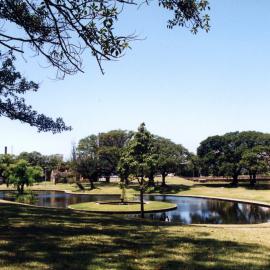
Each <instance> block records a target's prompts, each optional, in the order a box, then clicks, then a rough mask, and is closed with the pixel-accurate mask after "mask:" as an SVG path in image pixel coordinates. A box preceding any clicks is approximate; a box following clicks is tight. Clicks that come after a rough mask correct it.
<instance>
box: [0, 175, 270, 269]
mask: <svg viewBox="0 0 270 270" xmlns="http://www.w3.org/2000/svg"><path fill="white" fill-rule="evenodd" d="M2 186H3V185H2ZM3 187H4V186H3ZM0 188H1V187H0ZM34 189H59V190H71V191H78V189H77V187H76V186H75V185H68V184H57V185H53V184H48V183H41V184H38V185H35V186H34ZM85 192H86V193H93V194H104V193H113V194H120V193H121V190H120V189H119V185H118V183H111V184H109V185H105V184H103V183H102V184H98V185H97V189H94V190H90V188H89V187H88V185H86V191H85ZM137 192H138V186H137V184H136V183H133V184H131V186H130V187H129V188H128V189H127V194H129V195H132V194H135V193H137ZM149 192H160V193H172V194H180V195H203V196H215V197H227V198H235V199H248V200H257V201H265V202H270V196H269V195H270V189H269V186H268V184H264V185H262V184H259V185H258V186H257V187H256V188H254V189H250V188H249V186H248V185H246V184H241V185H240V187H238V188H231V187H229V186H228V185H227V184H226V183H210V184H208V183H205V184H198V183H193V182H191V181H187V180H184V179H181V178H168V186H167V187H166V188H161V187H160V186H157V187H156V188H155V189H153V188H152V189H149ZM0 215H1V220H0V232H1V233H0V269H12V270H13V269H14V270H21V269H56V270H58V269H78V270H80V269H82V270H88V269H91V270H101V269H102V270H103V269H106V270H107V269H121V270H122V269H123V270H128V269H130V270H135V269H138V270H141V269H142V270H167V269H168V270H176V269H177V270H178V269H188V270H195V269H196V270H197V269H201V270H206V269H216V270H229V269H230V270H231V269H234V270H249V269H253V270H259V269H260V270H261V269H262V270H266V269H270V258H269V254H270V224H260V225H209V226H207V225H201V226H184V225H176V224H172V223H170V224H168V223H162V222H158V221H150V220H140V219H134V218H126V217H124V216H117V215H113V216H109V215H100V214H93V213H78V212H77V213H76V212H74V211H72V210H61V209H59V210H53V209H50V210H49V209H39V208H34V207H26V206H20V205H10V204H0Z"/></svg>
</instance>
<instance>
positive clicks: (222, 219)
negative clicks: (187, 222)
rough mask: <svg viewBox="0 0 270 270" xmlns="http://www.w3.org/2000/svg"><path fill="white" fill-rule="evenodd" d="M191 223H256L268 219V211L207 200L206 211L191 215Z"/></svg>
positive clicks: (251, 205)
mask: <svg viewBox="0 0 270 270" xmlns="http://www.w3.org/2000/svg"><path fill="white" fill-rule="evenodd" d="M190 217H191V220H192V223H223V224H233V223H238V224H241V223H246V224H247V223H256V222H257V223H258V222H265V221H267V220H268V219H270V209H267V208H263V207H260V206H258V205H254V204H242V203H237V202H224V201H219V200H207V210H206V211H202V214H201V215H200V214H199V213H194V214H193V213H191V214H190Z"/></svg>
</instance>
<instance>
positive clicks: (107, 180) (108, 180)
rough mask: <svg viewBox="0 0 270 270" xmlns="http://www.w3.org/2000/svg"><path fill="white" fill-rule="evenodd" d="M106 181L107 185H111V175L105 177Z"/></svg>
mask: <svg viewBox="0 0 270 270" xmlns="http://www.w3.org/2000/svg"><path fill="white" fill-rule="evenodd" d="M105 179H106V183H110V176H109V175H107V176H105Z"/></svg>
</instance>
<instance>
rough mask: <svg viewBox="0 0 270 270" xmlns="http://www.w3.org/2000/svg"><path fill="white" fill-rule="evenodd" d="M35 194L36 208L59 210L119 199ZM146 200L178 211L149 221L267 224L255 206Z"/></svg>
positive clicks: (267, 216) (1, 195)
mask: <svg viewBox="0 0 270 270" xmlns="http://www.w3.org/2000/svg"><path fill="white" fill-rule="evenodd" d="M35 194H36V198H37V200H36V202H35V205H39V206H46V207H60V208H67V206H68V205H70V204H75V203H81V202H92V201H104V200H117V199H119V195H90V194H68V193H65V192H61V191H36V192H35ZM0 199H6V200H14V193H13V194H12V192H10V191H8V192H7V191H0ZM145 200H153V201H167V202H172V203H175V204H176V205H177V209H175V210H172V211H168V212H162V213H153V214H146V217H148V218H150V219H155V220H162V221H166V222H171V221H173V222H180V223H183V224H192V223H211V224H251V223H262V222H269V221H270V208H269V207H261V206H258V205H255V204H248V203H238V202H229V201H221V200H213V199H202V198H191V197H178V196H170V195H146V196H145ZM132 216H134V215H132Z"/></svg>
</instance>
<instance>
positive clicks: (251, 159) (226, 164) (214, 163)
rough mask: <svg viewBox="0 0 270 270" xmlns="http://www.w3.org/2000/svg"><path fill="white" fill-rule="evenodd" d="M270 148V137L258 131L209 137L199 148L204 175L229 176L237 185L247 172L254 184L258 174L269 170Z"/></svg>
mask: <svg viewBox="0 0 270 270" xmlns="http://www.w3.org/2000/svg"><path fill="white" fill-rule="evenodd" d="M269 147H270V134H265V133H261V132H255V131H244V132H231V133H227V134H225V135H222V136H212V137H208V138H207V139H206V140H204V141H202V142H201V144H200V146H199V148H198V156H199V158H200V160H201V165H202V173H203V174H204V175H209V174H211V175H215V176H219V175H220V176H230V177H232V178H233V184H234V185H237V183H238V177H239V175H240V174H242V173H245V172H248V173H249V174H250V176H251V179H253V180H252V183H254V182H255V178H256V174H257V173H263V172H265V171H267V169H268V170H269V164H270V159H269Z"/></svg>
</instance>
